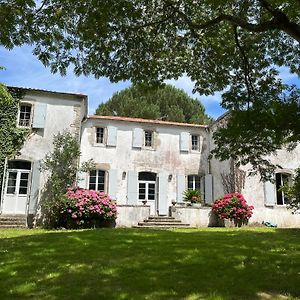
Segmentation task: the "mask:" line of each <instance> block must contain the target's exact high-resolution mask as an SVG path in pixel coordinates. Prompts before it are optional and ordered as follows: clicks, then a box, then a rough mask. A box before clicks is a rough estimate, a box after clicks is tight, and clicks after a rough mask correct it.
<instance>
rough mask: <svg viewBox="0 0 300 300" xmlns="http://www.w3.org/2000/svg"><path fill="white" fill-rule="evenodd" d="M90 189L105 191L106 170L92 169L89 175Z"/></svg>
mask: <svg viewBox="0 0 300 300" xmlns="http://www.w3.org/2000/svg"><path fill="white" fill-rule="evenodd" d="M89 189H90V190H95V191H99V192H104V191H105V171H102V170H92V171H90V177H89Z"/></svg>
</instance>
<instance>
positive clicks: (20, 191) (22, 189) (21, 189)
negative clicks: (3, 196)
mask: <svg viewBox="0 0 300 300" xmlns="http://www.w3.org/2000/svg"><path fill="white" fill-rule="evenodd" d="M19 194H21V195H26V194H27V187H20V188H19Z"/></svg>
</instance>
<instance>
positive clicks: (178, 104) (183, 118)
mask: <svg viewBox="0 0 300 300" xmlns="http://www.w3.org/2000/svg"><path fill="white" fill-rule="evenodd" d="M96 114H97V115H112V116H123V117H134V118H144V119H154V120H155V119H156V120H157V119H160V120H165V121H174V122H183V123H196V124H207V123H209V122H210V121H211V118H210V117H208V116H207V115H206V114H205V109H204V107H203V105H202V104H201V103H200V102H199V101H198V100H196V99H193V98H191V97H189V96H188V95H187V94H186V93H185V92H184V91H183V90H180V89H177V88H175V87H173V86H171V85H163V86H158V87H152V88H150V87H148V86H144V85H133V86H131V87H130V88H127V89H125V90H123V91H121V92H117V93H115V94H114V95H113V96H112V97H111V98H110V99H109V100H108V102H106V103H101V104H100V105H99V107H98V108H97V110H96Z"/></svg>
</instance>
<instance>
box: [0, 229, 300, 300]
mask: <svg viewBox="0 0 300 300" xmlns="http://www.w3.org/2000/svg"><path fill="white" fill-rule="evenodd" d="M24 232H25V234H26V231H24ZM29 234H32V232H30V233H29ZM299 272H300V230H296V229H295V230H293V229H284V230H281V229H276V230H265V229H260V230H239V229H230V230H228V229H208V230H174V231H167V230H134V229H113V230H110V229H100V230H85V231H73V232H67V231H61V232H42V233H38V234H33V235H21V236H16V237H11V238H9V237H6V238H3V239H0V288H1V299H12V298H16V299H26V298H31V299H191V300H192V299H203V298H204V299H261V298H264V297H265V296H266V297H268V296H270V297H271V298H270V299H274V298H276V297H282V296H283V295H287V296H288V297H290V298H297V297H299V296H300V273H299ZM264 295H265V296H264Z"/></svg>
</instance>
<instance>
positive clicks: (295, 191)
mask: <svg viewBox="0 0 300 300" xmlns="http://www.w3.org/2000/svg"><path fill="white" fill-rule="evenodd" d="M282 190H283V192H284V195H285V196H286V198H287V199H288V207H289V208H291V209H292V210H293V211H294V212H295V213H299V211H300V168H298V169H297V170H296V173H295V176H294V178H293V183H292V184H291V185H285V186H284V187H283V189H282Z"/></svg>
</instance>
